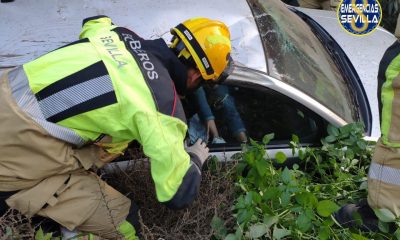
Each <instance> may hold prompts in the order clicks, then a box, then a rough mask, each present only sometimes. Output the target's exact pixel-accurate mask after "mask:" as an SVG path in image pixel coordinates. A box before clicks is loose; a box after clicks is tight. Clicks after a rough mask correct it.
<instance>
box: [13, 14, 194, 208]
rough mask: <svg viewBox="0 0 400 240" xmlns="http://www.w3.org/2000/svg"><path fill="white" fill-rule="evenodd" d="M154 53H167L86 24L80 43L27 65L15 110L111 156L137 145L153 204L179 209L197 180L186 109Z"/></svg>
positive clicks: (98, 21) (16, 86)
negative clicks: (104, 140) (100, 143)
mask: <svg viewBox="0 0 400 240" xmlns="http://www.w3.org/2000/svg"><path fill="white" fill-rule="evenodd" d="M154 46H157V47H159V48H163V49H164V48H165V49H168V46H167V45H166V44H165V42H164V41H163V40H161V39H157V40H143V39H141V38H139V37H138V36H137V35H136V34H135V33H133V32H131V31H130V30H128V29H125V28H120V27H117V26H115V25H113V24H112V22H111V20H110V19H109V18H108V17H106V16H98V17H94V18H89V19H85V20H84V23H83V28H82V31H81V34H80V40H78V41H76V42H73V43H71V44H68V45H66V46H63V47H61V48H59V49H57V50H54V51H52V52H50V53H48V54H46V55H44V56H42V57H39V58H38V59H35V60H33V61H31V62H29V63H27V64H24V65H23V69H24V72H25V74H26V77H24V76H22V77H20V78H18V81H16V82H15V83H13V84H11V85H12V86H11V88H12V92H13V95H14V97H15V98H16V100H17V103H18V105H19V106H20V107H21V108H22V109H23V110H24V111H25V112H27V113H28V115H30V116H31V117H32V118H33V119H34V120H35V121H36V122H37V123H39V124H40V125H41V126H42V127H44V128H45V129H46V130H47V131H49V133H50V134H51V135H52V136H54V137H57V138H60V139H62V140H64V141H68V142H70V143H73V144H75V145H77V146H80V145H82V144H84V143H90V142H92V141H96V139H98V138H99V137H101V136H104V135H107V136H109V137H111V138H112V141H111V143H109V144H108V145H107V146H106V147H108V148H107V149H106V150H107V151H108V152H110V153H118V152H122V151H123V150H124V149H125V148H126V147H127V145H128V143H129V142H131V141H132V140H137V141H138V142H140V143H141V144H142V146H143V150H144V153H145V154H146V155H147V156H148V157H149V158H150V159H151V173H152V177H153V180H154V182H155V186H156V193H157V198H158V200H159V201H161V202H167V201H169V202H170V203H171V206H172V207H175V208H180V207H183V206H185V205H187V203H189V202H191V201H192V200H193V198H194V197H195V195H196V194H197V190H198V187H199V182H200V178H201V177H200V172H199V169H198V167H197V166H196V165H195V164H194V163H192V162H191V161H190V157H189V155H188V154H187V153H186V151H185V150H184V146H183V141H184V138H185V134H186V130H187V126H186V123H185V119H184V114H183V109H182V106H181V103H180V101H179V99H178V97H177V94H176V91H175V89H174V84H173V82H172V80H171V77H170V76H169V73H168V70H167V69H166V68H165V67H164V65H163V63H162V62H161V61H160V60H159V59H158V58H157V57H156V55H155V54H153V52H155V51H156V50H157V49H152V47H154ZM168 50H169V49H168ZM185 70H186V69H185ZM24 86H25V87H24Z"/></svg>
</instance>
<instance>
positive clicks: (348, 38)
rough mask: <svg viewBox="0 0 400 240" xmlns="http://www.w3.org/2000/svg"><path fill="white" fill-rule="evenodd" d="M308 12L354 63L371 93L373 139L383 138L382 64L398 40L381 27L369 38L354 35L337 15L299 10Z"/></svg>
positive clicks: (367, 90)
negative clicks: (380, 81) (344, 27)
mask: <svg viewBox="0 0 400 240" xmlns="http://www.w3.org/2000/svg"><path fill="white" fill-rule="evenodd" d="M296 9H298V10H300V11H301V12H303V13H305V14H306V15H308V16H309V17H311V18H312V19H314V20H315V21H316V22H318V23H319V24H320V25H321V26H323V28H324V29H325V30H326V31H327V32H328V33H329V34H330V35H331V36H333V37H334V39H335V41H336V42H337V43H338V44H339V45H340V47H341V48H342V50H343V51H344V52H345V53H346V55H347V57H348V58H349V59H350V61H351V63H352V64H353V67H354V69H355V70H356V71H357V74H358V76H359V77H360V80H361V82H362V85H363V87H364V90H365V92H366V94H367V97H368V101H369V106H370V108H371V113H372V131H371V136H370V137H371V139H372V140H377V138H379V136H380V123H379V109H378V98H377V85H378V80H377V76H378V68H379V62H380V60H381V58H382V56H383V54H384V53H385V51H386V49H387V48H388V47H389V46H390V45H392V44H393V43H394V42H395V41H396V37H395V36H394V35H393V34H391V33H390V32H388V31H386V30H385V29H383V28H380V27H379V28H378V29H377V30H375V31H374V32H373V33H372V34H369V35H367V36H361V37H358V36H354V35H351V34H349V33H347V32H346V31H345V30H344V29H342V27H341V26H340V24H339V22H338V20H337V17H336V13H335V12H333V11H323V10H315V9H306V8H296Z"/></svg>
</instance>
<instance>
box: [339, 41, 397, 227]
mask: <svg viewBox="0 0 400 240" xmlns="http://www.w3.org/2000/svg"><path fill="white" fill-rule="evenodd" d="M399 94H400V42H399V41H396V42H395V43H394V44H393V45H392V46H390V47H389V48H388V49H387V50H386V52H385V54H384V55H383V58H382V60H381V62H380V64H379V71H378V101H379V113H380V120H381V133H382V135H381V137H380V138H379V140H378V142H377V144H376V146H375V151H374V155H373V158H372V163H371V165H370V167H369V173H368V200H367V199H366V200H362V201H360V202H359V203H357V204H348V205H345V206H343V207H342V208H341V209H340V210H339V211H338V213H336V215H335V217H336V219H337V220H338V222H339V223H341V224H342V225H344V226H346V227H357V228H360V229H362V230H365V231H379V227H378V218H377V217H376V215H375V213H374V211H373V208H375V209H381V208H384V209H388V210H390V211H391V212H392V213H393V214H394V215H395V216H396V217H400V202H398V199H399V198H400V178H399V176H400V127H399V126H400V108H399V104H400V95H399ZM358 216H359V217H361V220H362V223H361V224H358V223H359V220H357V218H359V217H358ZM394 228H395V226H393V225H392V226H390V229H391V230H393V229H394Z"/></svg>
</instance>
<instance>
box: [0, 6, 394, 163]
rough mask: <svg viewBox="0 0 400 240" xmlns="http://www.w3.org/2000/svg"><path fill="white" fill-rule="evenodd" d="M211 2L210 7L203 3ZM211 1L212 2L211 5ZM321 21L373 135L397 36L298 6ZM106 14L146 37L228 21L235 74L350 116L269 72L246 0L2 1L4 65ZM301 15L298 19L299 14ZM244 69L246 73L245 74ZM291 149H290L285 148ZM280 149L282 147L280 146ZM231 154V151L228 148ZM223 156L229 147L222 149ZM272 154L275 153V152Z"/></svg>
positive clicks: (63, 40) (335, 119)
mask: <svg viewBox="0 0 400 240" xmlns="http://www.w3.org/2000/svg"><path fill="white" fill-rule="evenodd" d="M276 1H278V0H276ZM202 6H208V7H202ZM209 6H212V7H209ZM297 9H298V10H300V11H302V12H304V13H305V14H307V15H309V16H310V17H311V18H313V19H314V20H316V21H317V22H318V23H319V24H320V25H321V26H323V27H324V28H325V29H326V30H327V31H328V32H329V33H330V35H332V36H334V38H335V40H336V41H337V42H338V43H339V45H340V46H341V47H342V48H343V50H344V51H345V52H346V53H347V56H348V57H349V59H350V60H351V61H352V63H353V65H354V68H355V69H356V70H357V73H358V75H359V77H360V79H361V81H362V83H363V85H364V88H365V91H366V93H367V95H368V100H369V103H370V105H371V111H372V113H373V131H372V135H371V136H372V137H373V138H376V137H378V136H379V135H380V131H379V113H378V107H377V99H376V83H377V81H376V76H377V71H378V65H379V61H380V58H381V57H382V55H383V53H384V51H385V50H386V49H387V47H388V46H390V45H391V44H392V43H393V42H394V41H395V37H394V36H393V35H392V34H390V33H388V32H387V31H385V30H383V29H378V30H377V31H375V32H374V33H373V34H371V35H369V36H366V37H354V36H352V35H349V34H347V33H346V32H345V31H344V30H343V29H341V27H340V26H339V24H338V21H337V19H336V16H335V13H334V12H328V11H320V10H310V9H302V8H297ZM96 15H108V16H109V17H111V19H112V20H113V22H115V23H116V24H117V25H119V26H124V27H128V28H130V29H132V30H134V31H135V32H136V33H138V34H139V35H140V36H142V37H144V38H150V39H155V38H159V37H162V38H164V39H165V40H166V41H167V42H168V41H169V40H170V38H171V34H170V33H169V29H170V28H171V27H173V26H175V25H176V24H178V23H180V22H182V21H184V20H185V19H188V18H191V17H195V16H202V17H208V18H212V19H219V20H221V21H223V22H225V23H226V24H227V25H228V26H229V28H230V31H231V40H232V47H233V50H232V57H233V59H234V60H235V61H236V62H237V63H238V64H239V65H240V66H243V67H244V68H248V69H249V71H248V72H247V73H246V71H243V69H242V70H240V71H236V72H235V74H237V75H236V76H235V75H233V76H232V78H236V79H237V80H240V78H242V80H243V78H244V77H249V76H250V77H254V76H256V75H258V77H255V79H261V80H260V81H263V83H262V84H260V85H262V86H264V87H270V88H271V89H274V90H276V91H279V92H281V93H283V94H284V95H286V96H289V97H291V98H292V99H294V100H296V101H297V102H299V103H302V104H303V105H304V106H306V107H308V108H309V109H311V110H313V111H314V112H316V113H317V114H319V115H320V116H321V117H323V118H324V119H326V120H327V121H328V122H330V123H333V124H335V125H337V126H341V125H343V124H345V123H346V122H345V121H344V120H343V119H342V118H341V117H340V116H337V115H335V114H334V113H333V112H332V111H329V109H327V108H326V107H324V106H323V105H321V104H320V103H318V102H317V101H315V100H314V99H312V98H310V97H309V96H307V95H305V94H303V93H302V92H300V91H299V90H297V89H295V88H293V87H290V86H289V85H287V84H285V83H283V82H281V81H279V80H277V79H274V78H272V77H270V76H268V75H267V74H266V73H267V64H266V60H265V56H264V54H263V53H264V49H263V45H262V43H261V39H260V36H259V32H258V28H257V26H256V24H255V21H254V18H253V15H252V12H251V10H250V8H249V6H248V4H247V2H246V1H244V0H232V1H211V0H204V1H201V2H199V1H194V0H190V1H188V0H174V1H171V0H169V1H163V0H154V1H130V0H119V1H116V0H58V1H47V0H23V1H22V0H21V1H18V0H17V1H15V2H11V3H7V4H1V7H0V29H1V30H2V34H0V69H1V68H6V67H12V66H16V65H19V64H23V63H25V62H28V61H30V60H33V59H35V58H37V57H39V56H41V55H43V54H45V53H46V52H49V51H51V50H53V49H56V48H58V47H60V46H62V45H65V44H67V43H69V42H71V41H75V40H77V38H78V36H79V32H80V27H81V22H82V20H83V19H84V18H86V17H91V16H96ZM299 20H300V19H299ZM246 74H248V75H247V76H246ZM286 150H287V151H288V153H289V150H288V149H286ZM276 151H278V150H276ZM229 154H233V152H232V153H229ZM220 155H221V156H220V157H221V159H223V158H224V156H225V157H226V156H227V155H226V153H220ZM271 156H273V155H271Z"/></svg>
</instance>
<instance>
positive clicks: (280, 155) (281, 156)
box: [275, 152, 287, 164]
mask: <svg viewBox="0 0 400 240" xmlns="http://www.w3.org/2000/svg"><path fill="white" fill-rule="evenodd" d="M275 159H276V162H277V163H280V164H282V163H284V162H285V161H286V159H287V157H286V155H285V154H284V153H283V152H277V153H276V154H275Z"/></svg>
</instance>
